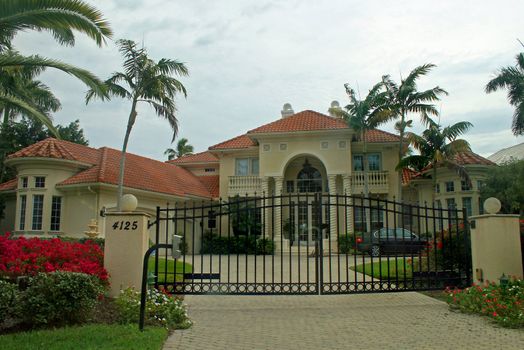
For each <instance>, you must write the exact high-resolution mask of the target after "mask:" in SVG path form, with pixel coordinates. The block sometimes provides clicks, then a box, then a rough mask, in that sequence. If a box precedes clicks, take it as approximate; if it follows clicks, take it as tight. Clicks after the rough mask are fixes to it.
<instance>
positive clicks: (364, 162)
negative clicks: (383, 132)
mask: <svg viewBox="0 0 524 350" xmlns="http://www.w3.org/2000/svg"><path fill="white" fill-rule="evenodd" d="M362 142H363V143H364V144H363V152H362V168H363V170H364V198H366V208H365V212H366V213H365V215H366V231H367V232H371V201H370V200H369V179H368V167H369V166H368V144H367V142H366V130H364V131H363V132H362Z"/></svg>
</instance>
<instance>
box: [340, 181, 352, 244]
mask: <svg viewBox="0 0 524 350" xmlns="http://www.w3.org/2000/svg"><path fill="white" fill-rule="evenodd" d="M342 182H343V187H344V195H345V196H351V195H352V194H353V193H352V192H351V175H349V174H345V175H342ZM344 205H347V206H346V212H345V213H344V221H345V228H346V232H344V233H347V234H350V233H353V230H354V227H353V199H352V198H351V197H347V199H345V201H344Z"/></svg>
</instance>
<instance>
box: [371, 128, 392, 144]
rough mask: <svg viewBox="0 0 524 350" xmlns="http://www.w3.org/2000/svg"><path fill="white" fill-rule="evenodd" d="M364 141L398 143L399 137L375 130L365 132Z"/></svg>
mask: <svg viewBox="0 0 524 350" xmlns="http://www.w3.org/2000/svg"><path fill="white" fill-rule="evenodd" d="M366 141H367V142H372V143H373V142H375V143H382V142H399V141H400V137H399V136H397V135H395V134H392V133H389V132H387V131H383V130H378V129H375V130H369V131H367V132H366Z"/></svg>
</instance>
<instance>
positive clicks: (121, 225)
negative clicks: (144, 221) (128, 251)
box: [113, 221, 138, 231]
mask: <svg viewBox="0 0 524 350" xmlns="http://www.w3.org/2000/svg"><path fill="white" fill-rule="evenodd" d="M137 228H138V221H117V222H115V223H114V224H113V230H120V231H122V230H124V231H129V230H136V229H137Z"/></svg>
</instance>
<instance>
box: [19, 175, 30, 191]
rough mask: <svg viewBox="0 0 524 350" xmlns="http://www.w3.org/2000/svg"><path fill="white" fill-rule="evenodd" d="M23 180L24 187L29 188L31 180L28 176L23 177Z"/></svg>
mask: <svg viewBox="0 0 524 350" xmlns="http://www.w3.org/2000/svg"><path fill="white" fill-rule="evenodd" d="M21 182H22V188H27V187H28V186H29V184H28V183H29V181H28V180H27V176H24V177H22V178H21Z"/></svg>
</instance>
